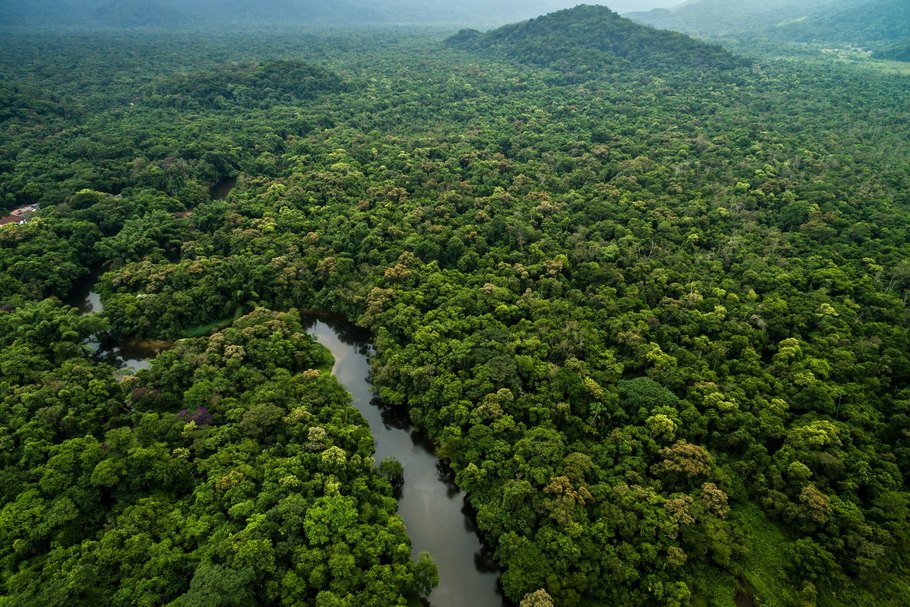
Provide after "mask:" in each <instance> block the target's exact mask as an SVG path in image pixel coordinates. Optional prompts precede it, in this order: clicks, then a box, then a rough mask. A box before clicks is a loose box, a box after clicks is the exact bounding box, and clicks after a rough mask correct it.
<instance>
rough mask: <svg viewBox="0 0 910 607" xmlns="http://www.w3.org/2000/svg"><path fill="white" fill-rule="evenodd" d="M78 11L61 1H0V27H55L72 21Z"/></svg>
mask: <svg viewBox="0 0 910 607" xmlns="http://www.w3.org/2000/svg"><path fill="white" fill-rule="evenodd" d="M77 13H78V11H77V10H76V9H75V8H74V7H73V6H72V5H70V4H68V3H66V2H64V1H63V0H28V1H24V0H0V25H4V26H33V25H56V24H63V23H67V22H69V21H72V19H73V17H74V16H75V15H76V14H77Z"/></svg>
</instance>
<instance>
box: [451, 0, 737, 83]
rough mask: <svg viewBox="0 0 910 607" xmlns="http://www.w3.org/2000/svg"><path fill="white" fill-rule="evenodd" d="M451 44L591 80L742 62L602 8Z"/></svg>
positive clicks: (462, 36)
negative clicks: (620, 73)
mask: <svg viewBox="0 0 910 607" xmlns="http://www.w3.org/2000/svg"><path fill="white" fill-rule="evenodd" d="M448 43H449V44H450V45H451V46H454V47H457V48H462V49H466V50H473V51H483V52H485V53H494V54H497V55H500V56H503V57H507V58H510V59H514V60H517V61H520V62H524V63H531V64H534V65H541V66H546V67H551V68H554V69H557V70H559V71H563V72H571V73H575V74H578V73H585V74H587V75H591V76H596V75H597V74H598V73H603V72H609V71H614V70H618V69H626V68H656V69H671V70H672V69H677V68H681V67H709V68H720V69H727V68H732V67H735V66H736V65H739V64H741V63H742V61H741V60H740V59H738V58H737V57H735V56H734V55H732V54H731V53H729V52H727V51H726V50H724V49H722V48H720V47H719V46H714V45H710V44H706V43H704V42H700V41H698V40H694V39H692V38H689V37H688V36H685V35H683V34H679V33H676V32H668V31H663V30H657V29H654V28H651V27H647V26H643V25H639V24H637V23H634V22H632V21H630V20H628V19H625V18H623V17H620V16H619V15H617V14H616V13H614V12H613V11H611V10H610V9H608V8H606V7H603V6H587V5H581V6H577V7H575V8H572V9H566V10H562V11H558V12H555V13H552V14H549V15H545V16H543V17H538V18H537V19H531V20H530V21H525V22H523V23H517V24H514V25H507V26H505V27H501V28H499V29H497V30H493V31H491V32H487V33H485V34H482V33H480V32H478V31H476V30H463V31H461V32H459V33H458V34H457V35H455V36H453V37H452V38H450V39H449V41H448Z"/></svg>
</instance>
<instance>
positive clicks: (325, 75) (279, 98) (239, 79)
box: [151, 60, 345, 109]
mask: <svg viewBox="0 0 910 607" xmlns="http://www.w3.org/2000/svg"><path fill="white" fill-rule="evenodd" d="M344 88H345V85H344V83H343V82H342V80H341V78H340V77H339V76H338V75H337V74H335V73H333V72H331V71H329V70H326V69H324V68H321V67H318V66H315V65H312V64H309V63H305V62H303V61H279V60H267V61H262V62H256V63H236V64H229V65H223V66H220V67H218V68H216V69H213V70H210V71H206V72H197V73H192V74H187V75H181V76H174V77H172V78H170V79H168V81H167V82H165V83H164V84H162V85H160V86H159V87H158V89H157V91H156V95H155V96H154V97H153V98H152V99H151V101H152V103H154V104H160V105H164V106H169V107H179V108H187V109H199V108H210V109H227V108H229V107H231V106H241V107H260V108H265V107H269V106H272V105H279V104H281V105H288V104H293V103H300V102H302V101H306V100H309V99H313V98H314V97H317V96H319V95H322V94H325V93H329V92H338V91H341V90H343V89H344Z"/></svg>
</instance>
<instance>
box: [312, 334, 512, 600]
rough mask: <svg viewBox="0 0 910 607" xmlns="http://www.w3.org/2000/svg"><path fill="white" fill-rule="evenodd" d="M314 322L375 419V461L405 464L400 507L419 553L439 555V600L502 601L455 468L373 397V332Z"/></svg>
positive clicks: (339, 373)
mask: <svg viewBox="0 0 910 607" xmlns="http://www.w3.org/2000/svg"><path fill="white" fill-rule="evenodd" d="M307 320H308V322H309V330H310V332H311V333H312V334H313V335H314V337H316V339H317V340H318V341H319V343H321V344H322V345H324V346H326V347H327V348H329V350H331V351H332V354H333V355H334V356H335V366H334V367H333V369H332V372H333V373H334V374H335V376H336V377H337V378H338V380H339V381H340V382H341V383H342V384H343V385H344V386H345V387H346V388H347V389H348V391H349V392H350V393H351V396H352V397H353V400H354V405H355V406H356V407H357V409H359V410H360V412H361V413H362V414H363V416H364V417H365V418H366V420H367V422H368V423H369V426H370V430H371V431H372V433H373V439H374V442H375V446H376V447H375V448H376V461H377V462H381V461H382V460H383V459H385V458H386V457H390V456H391V457H394V458H395V459H397V460H398V461H399V462H401V465H402V467H403V468H404V485H403V487H402V490H401V496H400V498H399V501H398V514H399V515H400V516H401V518H402V519H403V520H404V522H405V525H406V526H407V528H408V535H409V536H410V537H411V541H412V544H413V553H414V556H415V557H416V555H417V554H418V553H420V552H422V551H427V552H429V553H431V554H432V555H433V558H434V560H435V561H436V565H437V567H438V568H439V586H438V587H437V588H436V589H435V590H434V591H433V593H432V594H431V595H430V597H429V598H430V604H431V605H432V606H433V607H461V606H464V605H470V606H472V607H502V606H503V605H507V604H508V603H506V602H505V600H504V599H503V596H502V594H501V592H500V590H499V588H498V584H497V580H498V570H497V568H496V564H495V562H494V561H493V558H492V555H491V554H490V551H489V550H488V549H486V548H485V547H484V546H483V545H482V544H481V542H480V540H479V539H478V537H477V532H476V526H475V525H474V512H472V511H471V509H470V507H469V506H468V504H467V501H466V500H465V496H464V494H463V493H462V492H461V491H460V490H459V489H458V487H456V486H455V483H454V480H453V478H452V473H451V471H450V470H449V469H448V468H447V467H446V466H444V465H443V464H442V463H441V462H440V461H439V460H438V459H437V458H436V456H435V454H434V452H433V445H432V444H431V443H430V441H429V440H427V438H426V437H425V436H424V435H423V434H422V433H420V432H418V431H417V430H416V429H414V428H412V427H411V425H410V423H409V420H408V419H407V417H406V415H404V414H403V413H402V412H401V411H399V410H392V409H390V408H389V407H385V406H383V405H382V404H381V403H380V402H378V401H377V400H376V399H374V398H373V393H372V390H371V389H370V384H369V373H370V366H369V356H370V354H371V353H372V348H371V346H370V345H369V335H368V334H366V333H365V332H363V331H361V330H359V329H357V328H356V327H351V326H350V325H348V324H346V323H340V322H336V321H333V320H331V319H328V318H325V317H320V318H314V317H312V316H309V317H308V319H307Z"/></svg>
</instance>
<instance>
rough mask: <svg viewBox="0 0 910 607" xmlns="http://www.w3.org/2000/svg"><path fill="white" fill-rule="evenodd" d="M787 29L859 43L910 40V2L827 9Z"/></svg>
mask: <svg viewBox="0 0 910 607" xmlns="http://www.w3.org/2000/svg"><path fill="white" fill-rule="evenodd" d="M782 29H784V30H786V31H785V32H784V33H785V34H789V35H791V36H793V37H795V38H798V39H802V40H821V41H833V42H847V43H852V44H857V45H876V46H877V45H881V44H891V43H894V42H897V41H904V43H907V42H910V2H908V1H907V0H873V1H872V2H866V3H863V4H861V5H859V6H850V7H846V8H842V10H839V11H826V12H824V13H819V14H817V15H815V16H814V17H813V18H810V19H805V20H803V21H801V22H799V23H793V24H790V25H787V26H784V27H783V28H782Z"/></svg>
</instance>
